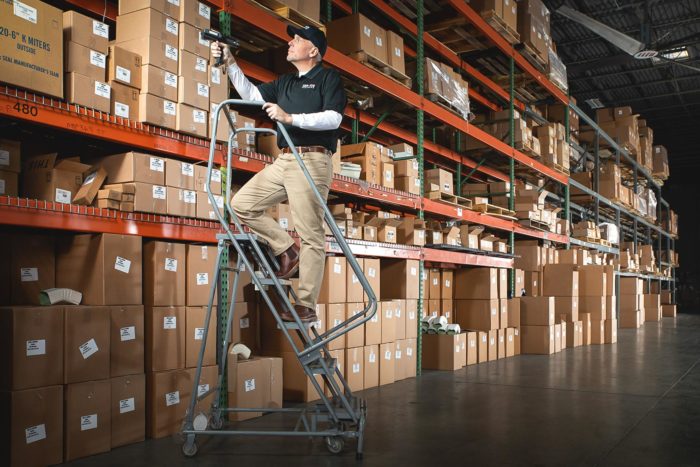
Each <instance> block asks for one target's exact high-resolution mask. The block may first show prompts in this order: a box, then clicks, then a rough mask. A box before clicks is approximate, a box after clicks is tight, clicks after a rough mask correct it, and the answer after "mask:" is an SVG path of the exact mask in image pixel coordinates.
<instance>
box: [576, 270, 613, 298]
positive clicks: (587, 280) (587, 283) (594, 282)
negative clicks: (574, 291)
mask: <svg viewBox="0 0 700 467" xmlns="http://www.w3.org/2000/svg"><path fill="white" fill-rule="evenodd" d="M606 279H607V277H606V272H605V271H604V270H603V269H602V268H600V267H597V266H581V267H579V295H589V296H594V295H606V294H607V290H608V285H607V280H606Z"/></svg>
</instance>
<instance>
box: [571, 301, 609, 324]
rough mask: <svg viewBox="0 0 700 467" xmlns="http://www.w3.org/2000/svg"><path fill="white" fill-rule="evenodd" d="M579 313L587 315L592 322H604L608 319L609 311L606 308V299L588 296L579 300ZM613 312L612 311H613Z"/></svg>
mask: <svg viewBox="0 0 700 467" xmlns="http://www.w3.org/2000/svg"><path fill="white" fill-rule="evenodd" d="M578 300H579V303H578V307H579V313H587V314H589V315H590V316H591V319H592V320H597V321H602V320H604V319H606V318H607V309H606V307H605V297H604V296H603V297H599V296H593V297H589V296H587V295H583V296H580V297H579V298H578ZM611 311H612V310H611Z"/></svg>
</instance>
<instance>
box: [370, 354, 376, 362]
mask: <svg viewBox="0 0 700 467" xmlns="http://www.w3.org/2000/svg"><path fill="white" fill-rule="evenodd" d="M369 362H370V363H376V362H377V354H375V353H374V352H370V354H369Z"/></svg>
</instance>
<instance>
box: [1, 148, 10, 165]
mask: <svg viewBox="0 0 700 467" xmlns="http://www.w3.org/2000/svg"><path fill="white" fill-rule="evenodd" d="M0 165H10V151H5V150H4V149H0Z"/></svg>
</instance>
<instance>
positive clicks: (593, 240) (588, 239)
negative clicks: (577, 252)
mask: <svg viewBox="0 0 700 467" xmlns="http://www.w3.org/2000/svg"><path fill="white" fill-rule="evenodd" d="M575 238H576V239H577V240H581V241H582V242H587V243H593V244H595V245H601V246H605V247H608V248H610V247H612V243H610V242H609V241H607V240H605V239H603V238H593V237H575Z"/></svg>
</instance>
